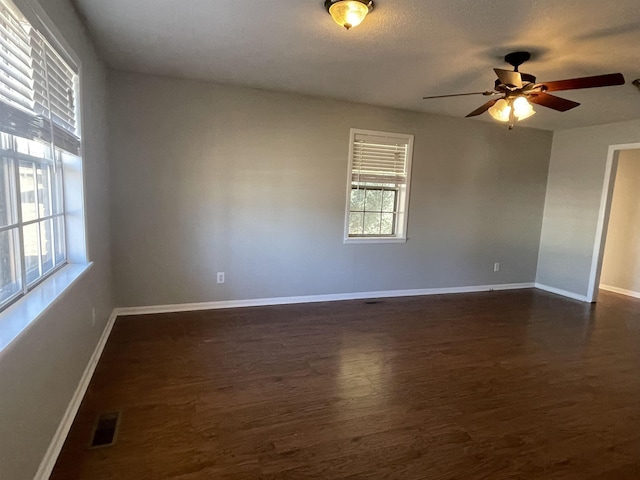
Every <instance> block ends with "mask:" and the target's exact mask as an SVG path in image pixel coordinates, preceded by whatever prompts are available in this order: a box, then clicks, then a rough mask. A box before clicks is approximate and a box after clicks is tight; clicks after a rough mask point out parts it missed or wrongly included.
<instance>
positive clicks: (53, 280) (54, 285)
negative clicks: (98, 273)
mask: <svg viewBox="0 0 640 480" xmlns="http://www.w3.org/2000/svg"><path fill="white" fill-rule="evenodd" d="M91 265H92V263H86V264H69V265H67V266H65V267H63V268H62V269H61V270H60V271H59V272H57V273H55V274H54V275H52V276H51V277H50V278H47V279H46V280H45V281H44V282H42V283H41V284H40V285H38V286H37V287H36V288H34V289H33V290H31V291H30V292H29V293H28V294H27V295H25V296H24V297H22V298H21V299H19V300H18V301H16V302H15V303H14V304H13V305H11V306H10V307H9V308H7V309H6V310H5V311H4V312H2V313H0V355H1V354H2V353H3V351H4V350H5V349H6V348H7V347H8V346H9V345H10V344H11V343H12V342H13V341H14V340H15V339H16V338H18V337H19V336H20V335H21V334H22V332H24V331H26V330H27V329H28V328H29V327H30V326H31V325H32V324H33V323H34V322H35V320H37V319H38V318H39V317H40V316H41V315H42V314H44V313H45V312H46V311H47V310H48V309H49V308H51V306H53V305H54V304H55V303H56V302H57V301H58V300H59V299H60V298H61V296H62V294H63V293H64V292H65V291H66V290H67V289H68V288H69V287H70V286H71V285H73V284H74V283H75V282H76V281H77V280H78V279H79V278H80V277H82V275H84V274H85V273H86V272H87V271H88V270H89V269H90V268H91Z"/></svg>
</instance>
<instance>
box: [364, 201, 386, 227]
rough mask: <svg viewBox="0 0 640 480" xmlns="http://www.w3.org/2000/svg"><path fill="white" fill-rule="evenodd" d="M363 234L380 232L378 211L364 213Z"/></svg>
mask: <svg viewBox="0 0 640 480" xmlns="http://www.w3.org/2000/svg"><path fill="white" fill-rule="evenodd" d="M381 196H382V195H381ZM364 234H365V235H379V234H380V214H379V213H365V214H364Z"/></svg>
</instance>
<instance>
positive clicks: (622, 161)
mask: <svg viewBox="0 0 640 480" xmlns="http://www.w3.org/2000/svg"><path fill="white" fill-rule="evenodd" d="M600 283H601V284H602V285H608V286H611V287H616V288H621V289H623V290H628V291H630V292H636V293H638V294H640V150H625V151H623V152H620V156H619V159H618V171H617V173H616V180H615V187H614V190H613V199H612V202H611V216H610V217H609V226H608V228H607V243H606V246H605V250H604V260H603V263H602V276H601V277H600Z"/></svg>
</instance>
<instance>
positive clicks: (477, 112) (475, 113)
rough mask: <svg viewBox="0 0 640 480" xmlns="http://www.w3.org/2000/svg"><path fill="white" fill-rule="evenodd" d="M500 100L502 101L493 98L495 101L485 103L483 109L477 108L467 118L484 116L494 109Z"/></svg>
mask: <svg viewBox="0 0 640 480" xmlns="http://www.w3.org/2000/svg"><path fill="white" fill-rule="evenodd" d="M498 100H500V99H499V98H493V99H491V100H489V101H488V102H487V103H485V104H484V105H482V106H481V107H478V108H476V109H475V110H474V111H473V112H471V113H470V114H469V115H467V116H466V118H469V117H476V116H478V115H482V114H483V113H484V112H486V111H487V110H489V109H490V108H491V107H493V106H494V105H495V104H496V102H497V101H498Z"/></svg>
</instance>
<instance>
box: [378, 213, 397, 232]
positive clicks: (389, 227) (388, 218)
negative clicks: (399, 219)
mask: <svg viewBox="0 0 640 480" xmlns="http://www.w3.org/2000/svg"><path fill="white" fill-rule="evenodd" d="M394 223H395V215H394V214H393V213H383V214H382V215H381V221H380V233H381V234H382V235H393V234H394V233H395V232H394V228H393V225H394Z"/></svg>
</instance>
